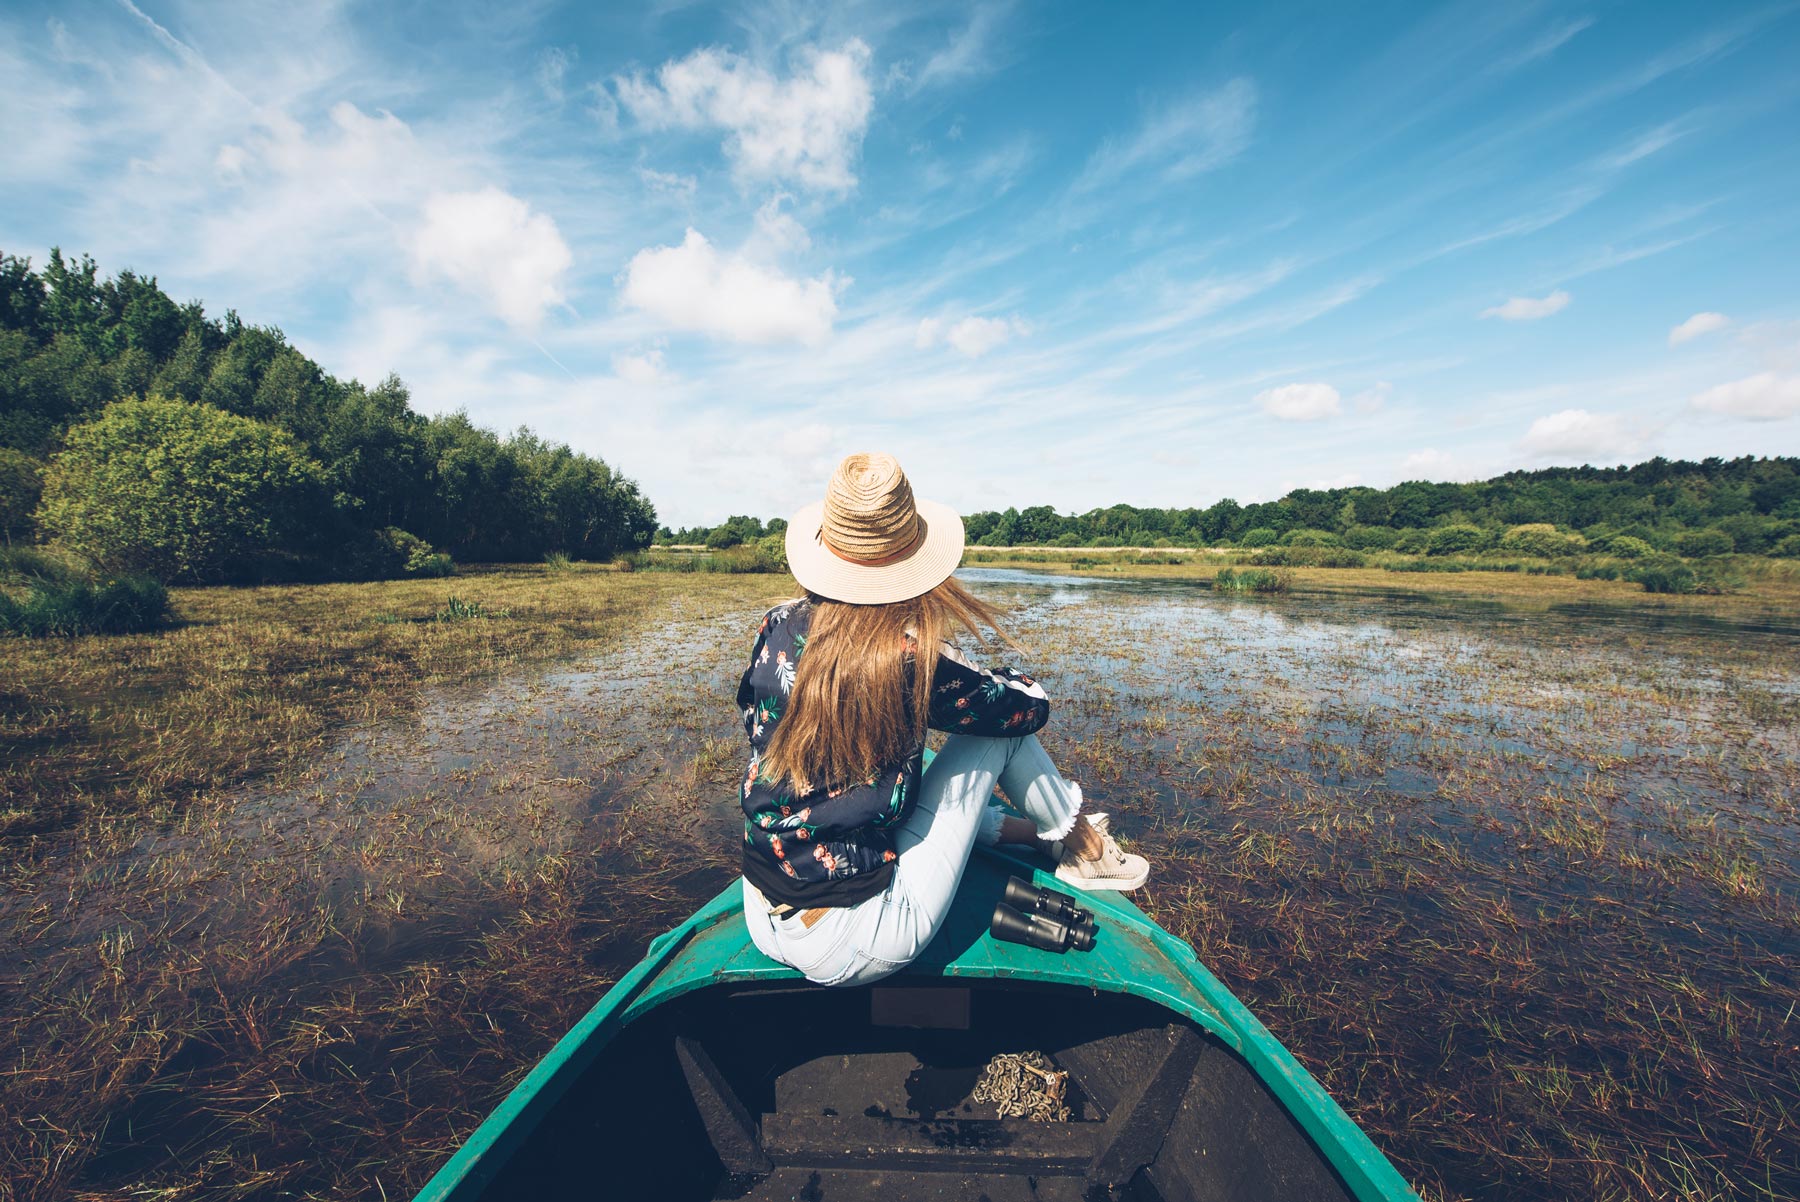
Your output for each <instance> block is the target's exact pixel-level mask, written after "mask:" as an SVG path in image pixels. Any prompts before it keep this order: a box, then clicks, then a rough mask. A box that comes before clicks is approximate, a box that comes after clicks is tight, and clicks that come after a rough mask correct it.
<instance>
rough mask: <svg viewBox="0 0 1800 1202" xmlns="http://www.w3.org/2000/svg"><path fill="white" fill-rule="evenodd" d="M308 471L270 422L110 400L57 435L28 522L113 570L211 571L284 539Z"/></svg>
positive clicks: (196, 574) (307, 485) (180, 576)
mask: <svg viewBox="0 0 1800 1202" xmlns="http://www.w3.org/2000/svg"><path fill="white" fill-rule="evenodd" d="M318 480H319V468H318V465H317V464H315V463H313V461H312V460H310V459H308V458H307V457H306V455H305V454H304V453H303V452H302V451H301V450H300V449H299V447H298V446H296V444H295V443H294V441H293V439H292V438H291V437H290V436H289V435H288V434H287V433H286V432H285V431H283V430H280V429H277V428H276V427H274V426H271V425H267V424H265V423H263V422H259V421H253V420H252V419H250V418H247V417H239V416H237V415H236V414H232V413H226V412H225V411H224V410H222V409H215V408H213V407H212V406H211V405H198V404H190V403H188V402H186V401H170V400H164V399H161V398H159V397H152V398H150V399H149V400H127V401H119V402H116V403H114V404H112V405H108V406H107V407H106V408H105V409H104V410H102V411H101V413H100V416H99V417H97V418H95V419H94V420H93V421H90V422H86V423H84V424H82V425H78V426H74V427H72V428H70V429H69V431H68V432H67V434H66V435H65V436H64V442H63V449H62V450H61V451H60V452H59V453H58V454H57V455H56V456H55V457H54V458H53V459H52V460H51V461H50V465H49V467H48V468H47V469H46V470H45V472H44V493H43V499H42V500H41V501H40V503H39V505H38V510H37V523H38V526H39V528H40V530H42V531H43V532H44V533H46V534H49V535H51V536H52V537H54V538H57V539H59V540H61V541H62V542H63V543H65V544H66V545H68V546H69V547H70V548H72V549H73V550H75V551H77V552H79V553H80V554H82V555H85V556H87V557H88V558H90V559H92V560H93V561H94V562H95V563H97V564H99V565H101V566H103V567H106V568H109V569H112V570H117V571H127V572H143V573H149V574H152V575H156V576H159V577H163V578H165V579H171V580H195V581H207V580H219V579H223V578H225V577H227V576H229V575H231V574H232V573H233V572H234V571H241V570H242V569H243V566H244V565H245V563H246V562H248V561H249V560H250V559H251V558H253V557H254V556H255V555H256V554H257V553H258V552H261V551H264V550H267V549H270V548H272V547H275V546H277V545H278V544H280V543H281V542H282V541H283V539H284V537H285V536H286V535H287V533H288V532H289V531H290V529H291V528H292V526H293V525H294V524H296V523H297V522H298V519H299V515H300V510H301V507H302V506H303V504H304V502H305V500H306V498H307V497H309V496H311V495H312V490H313V488H314V487H315V486H316V484H317V482H318Z"/></svg>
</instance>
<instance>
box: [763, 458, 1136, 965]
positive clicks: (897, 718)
mask: <svg viewBox="0 0 1800 1202" xmlns="http://www.w3.org/2000/svg"><path fill="white" fill-rule="evenodd" d="M962 551H963V526H962V519H961V518H960V517H958V516H957V514H956V512H955V511H954V510H952V509H950V508H949V507H948V506H946V505H940V504H937V503H935V502H931V501H915V499H914V497H913V494H912V487H911V485H909V484H908V483H907V480H906V475H905V473H904V472H902V471H901V470H900V465H899V464H898V463H896V462H895V461H894V459H893V457H892V456H889V455H879V454H875V455H863V454H859V455H851V456H849V457H847V458H846V459H845V460H844V461H843V462H842V463H840V464H838V467H837V471H836V472H835V473H833V475H832V478H831V483H830V486H829V487H828V488H827V490H826V494H825V500H824V501H823V502H821V503H815V504H813V505H809V506H807V507H806V508H805V509H802V510H801V511H800V512H799V513H798V514H797V515H795V517H794V519H793V521H792V522H790V523H789V524H788V529H787V552H788V566H789V569H790V570H791V571H792V572H793V574H794V578H795V579H796V580H798V581H799V582H800V585H801V586H802V587H803V588H805V589H806V591H807V596H806V597H805V598H802V599H800V600H797V601H789V602H786V603H784V604H782V605H778V606H776V607H775V608H774V609H772V610H770V611H769V612H768V614H767V615H765V616H764V618H763V622H762V627H761V629H759V630H758V631H757V635H756V644H755V646H754V648H753V649H752V651H751V657H750V667H749V669H748V670H747V671H745V673H744V678H743V681H742V683H741V684H740V685H739V686H738V706H739V708H740V709H741V710H742V711H743V715H744V729H745V732H746V733H747V734H748V735H749V736H750V746H751V755H750V766H749V771H748V772H747V773H746V775H745V777H744V783H743V788H742V791H741V793H742V802H743V808H744V814H745V822H744V920H745V923H746V925H747V926H748V927H749V929H750V938H751V939H752V940H753V941H754V942H755V943H756V946H757V947H759V948H761V949H762V951H763V952H764V953H765V954H766V955H768V956H769V957H771V958H772V959H775V960H778V961H780V962H782V963H784V964H788V965H791V966H792V967H794V968H797V969H799V970H800V971H801V972H803V973H804V974H805V975H806V976H807V977H808V978H809V979H811V980H813V981H817V982H818V983H820V984H822V985H859V984H866V983H868V982H870V981H876V980H879V979H881V978H882V977H885V976H887V975H889V974H890V973H893V972H897V971H898V970H899V969H901V968H903V967H904V966H905V965H907V964H908V963H910V962H911V961H912V960H913V958H914V957H916V956H917V955H918V954H919V953H920V952H922V951H923V950H924V949H925V945H926V944H928V943H930V942H931V939H932V937H933V936H934V935H936V934H937V931H938V928H939V927H940V926H942V925H943V922H944V919H945V917H946V916H947V915H948V914H949V912H950V904H951V901H952V900H953V899H954V897H955V895H956V887H957V884H958V882H959V881H960V880H961V879H962V873H963V868H964V866H965V865H966V864H967V863H968V860H969V853H970V851H971V849H972V848H973V847H974V845H975V843H977V842H983V843H990V844H991V843H1000V842H1007V843H1023V844H1034V843H1039V842H1040V841H1041V842H1042V843H1044V844H1048V850H1050V851H1051V853H1052V854H1053V855H1056V856H1057V857H1058V859H1059V864H1058V867H1057V875H1058V876H1059V877H1060V878H1062V879H1063V880H1064V881H1067V882H1068V883H1070V884H1073V885H1077V886H1080V887H1082V888H1089V889H1094V888H1106V889H1133V888H1136V887H1137V886H1138V885H1141V884H1143V882H1144V880H1145V878H1146V877H1147V876H1148V874H1149V865H1148V864H1147V863H1146V862H1145V861H1144V859H1143V857H1141V856H1128V855H1125V854H1123V853H1121V852H1120V850H1119V847H1118V844H1116V843H1114V842H1113V840H1112V837H1111V836H1110V835H1108V834H1107V833H1106V831H1105V828H1104V825H1103V824H1102V823H1101V822H1100V820H1099V818H1098V817H1096V818H1095V819H1094V820H1092V821H1090V820H1089V818H1088V816H1086V815H1083V814H1082V813H1081V812H1080V811H1081V790H1080V788H1079V787H1078V786H1076V785H1075V784H1073V783H1072V782H1070V781H1066V780H1064V779H1063V778H1062V777H1061V776H1060V775H1059V774H1058V773H1057V771H1056V766H1055V765H1054V764H1053V763H1051V761H1050V757H1049V756H1048V755H1047V754H1045V752H1044V749H1043V747H1042V746H1041V745H1039V743H1038V741H1037V738H1036V737H1035V734H1034V732H1035V731H1037V730H1038V729H1039V728H1040V727H1042V726H1043V725H1044V722H1045V720H1046V719H1047V718H1048V717H1049V714H1050V703H1049V701H1048V700H1047V699H1046V697H1045V695H1044V690H1043V689H1042V688H1041V687H1040V686H1039V685H1038V683H1037V682H1036V681H1034V680H1033V679H1031V677H1029V676H1026V675H1023V674H1022V673H1019V672H1016V671H1013V670H1012V669H1010V668H1003V669H1001V670H1000V671H998V672H989V671H983V670H982V669H980V668H978V667H976V666H975V665H974V664H972V663H970V662H969V661H968V660H967V659H966V658H964V657H963V655H962V654H961V653H960V652H958V651H957V650H956V649H955V648H954V647H952V646H951V645H949V644H948V643H947V642H945V641H944V640H945V636H947V635H948V634H949V633H950V630H951V627H952V626H953V625H961V626H963V627H966V628H967V629H968V630H969V631H970V632H971V633H973V634H975V635H976V637H977V638H982V637H983V636H982V634H981V631H980V627H981V626H982V625H986V626H988V627H990V628H992V629H993V630H994V631H995V633H997V634H999V635H1000V637H1001V638H1002V639H1003V640H1005V641H1006V642H1007V643H1008V644H1009V645H1011V646H1013V647H1015V648H1016V647H1017V646H1018V645H1017V644H1016V643H1013V642H1012V640H1011V639H1010V638H1009V637H1008V636H1007V635H1006V634H1005V632H1004V631H1001V630H1000V628H999V625H998V622H997V617H998V615H997V614H996V613H995V611H994V610H993V609H992V608H991V607H989V606H988V605H986V604H984V603H983V602H981V601H979V600H977V599H976V598H975V597H973V596H971V595H970V594H969V593H968V592H967V590H965V589H964V588H963V587H962V586H961V585H960V584H959V583H957V582H956V581H955V580H953V579H951V576H950V574H951V573H952V572H953V571H955V570H956V565H957V564H958V563H959V562H960V561H961V559H962ZM916 681H925V682H928V684H927V686H926V687H924V688H915V687H914V684H915V682H916ZM927 725H930V726H932V727H935V728H936V729H939V730H944V731H948V732H950V737H949V738H948V739H947V740H946V742H945V744H944V748H943V750H942V751H941V752H939V753H938V755H937V758H936V759H935V760H933V762H932V764H931V767H930V768H929V769H926V770H924V772H923V773H921V771H920V764H921V760H922V757H923V749H924V736H925V728H926V726H927ZM996 782H998V783H999V785H1000V787H1001V788H1002V789H1003V790H1005V792H1006V796H1007V797H1008V798H1010V799H1011V800H1012V802H1013V804H1014V805H1016V806H1017V807H1018V808H1019V809H1020V810H1021V811H1023V813H1024V814H1025V817H1024V818H1015V817H1010V816H1008V815H1007V814H1006V812H1005V811H1003V810H1001V809H999V808H998V807H992V808H990V807H989V806H988V805H987V799H988V797H989V796H990V794H991V792H992V790H993V787H994V785H995V783H996Z"/></svg>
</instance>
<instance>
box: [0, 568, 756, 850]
mask: <svg viewBox="0 0 1800 1202" xmlns="http://www.w3.org/2000/svg"><path fill="white" fill-rule="evenodd" d="M762 587H763V588H764V589H766V590H768V591H770V593H771V595H774V594H776V593H780V592H781V591H782V586H781V584H780V583H779V582H777V581H776V580H775V579H774V578H768V579H766V580H765V582H764V583H763V586H762ZM790 587H791V586H790ZM740 593H741V587H737V586H733V585H731V584H730V583H729V582H726V581H722V580H719V579H718V578H716V577H711V576H704V577H701V578H698V579H695V580H691V581H690V580H685V579H672V578H669V577H667V576H660V575H650V574H646V575H643V576H630V575H624V574H620V573H618V572H616V571H613V570H610V569H607V568H604V567H598V566H589V565H577V566H575V567H571V568H565V569H561V570H553V569H549V568H545V567H531V566H527V567H511V568H493V569H474V570H467V571H465V572H464V573H463V574H462V575H460V576H458V577H456V578H455V579H452V580H403V581H386V582H376V583H367V584H321V585H293V586H273V587H264V588H183V589H175V590H173V592H172V594H171V601H170V604H171V608H172V611H173V618H174V621H173V628H172V629H169V630H166V631H160V632H152V633H147V634H136V635H113V636H103V637H90V638H75V639H0V682H4V683H3V684H0V746H4V747H5V748H6V751H7V754H6V756H5V757H4V763H3V766H0V837H4V838H8V839H14V840H16V839H18V838H20V837H21V836H28V835H30V834H32V833H34V832H41V831H48V830H54V829H56V828H59V827H64V826H68V825H69V824H71V823H73V822H75V821H77V820H79V819H80V818H82V817H84V816H86V815H89V814H96V813H97V814H109V813H110V814H117V813H134V814H149V815H153V816H156V817H159V818H163V817H168V816H170V815H172V814H173V813H174V812H175V811H176V810H177V809H178V808H179V807H180V806H181V805H182V804H183V803H184V802H185V801H187V800H188V799H190V798H192V797H194V796H196V795H198V794H201V793H203V792H205V791H206V790H209V789H214V788H218V787H221V786H223V785H226V784H228V783H230V782H232V781H235V780H240V779H243V778H244V777H246V776H247V775H250V774H253V773H258V772H267V771H279V770H281V769H282V768H283V767H285V766H287V765H291V764H294V763H296V762H299V761H300V760H301V759H303V758H304V757H305V756H306V755H307V754H308V753H309V752H311V751H315V750H317V748H318V747H319V746H320V745H321V742H322V740H323V739H324V737H325V735H326V733H327V732H328V731H329V730H331V729H332V728H334V727H337V726H341V725H343V724H346V723H360V722H370V721H375V720H378V719H381V718H385V717H388V716H391V715H393V714H394V713H396V712H398V711H403V710H405V709H406V708H407V707H409V706H411V705H412V704H414V701H415V699H416V693H417V690H418V688H419V687H420V686H422V685H430V684H436V683H441V682H446V681H456V680H468V679H473V678H480V677H482V676H492V675H494V674H497V673H500V672H503V671H506V670H508V669H510V668H513V667H516V666H519V665H522V664H528V663H532V662H536V661H542V660H546V659H556V658H564V657H568V656H573V655H579V654H581V653H582V652H583V651H584V650H587V649H590V648H592V647H595V646H597V645H600V644H601V643H602V642H603V641H604V640H606V639H608V638H616V637H621V636H628V635H629V634H630V632H631V630H632V628H633V625H634V624H635V623H641V622H643V621H646V620H648V619H649V618H650V617H652V616H654V615H656V614H659V613H661V612H663V611H664V610H666V609H667V608H668V606H669V605H670V603H671V600H672V598H674V597H676V596H677V595H679V596H681V597H688V598H699V599H705V598H707V597H711V596H715V595H717V596H725V595H730V596H738V595H740ZM453 601H454V602H456V603H457V604H452V602H453ZM470 606H478V607H480V609H478V610H474V611H471V610H470V609H469V607H470ZM482 610H485V611H487V612H488V613H492V614H498V613H500V612H501V611H504V612H505V616H504V617H485V618H484V617H481V616H480V612H481V611H482Z"/></svg>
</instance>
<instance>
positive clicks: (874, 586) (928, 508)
mask: <svg viewBox="0 0 1800 1202" xmlns="http://www.w3.org/2000/svg"><path fill="white" fill-rule="evenodd" d="M914 505H915V506H916V507H917V508H918V511H919V520H920V521H921V522H922V523H924V526H925V537H924V538H923V539H921V540H920V541H919V545H918V546H917V547H914V548H913V552H912V554H911V555H908V556H907V557H906V558H905V559H899V560H895V561H894V562H893V563H884V564H882V565H880V566H879V567H870V566H869V565H867V564H860V563H852V562H850V561H849V560H847V559H840V558H838V556H837V555H836V554H835V553H834V552H833V551H832V550H831V548H830V547H827V546H826V545H825V542H824V540H823V539H821V538H820V537H819V528H820V526H821V525H822V524H823V523H824V520H825V502H823V501H815V502H813V503H812V504H811V505H808V506H807V507H806V508H805V509H802V510H801V511H800V512H799V513H796V514H795V515H794V516H793V518H792V519H791V520H790V521H789V522H788V528H787V557H788V571H790V572H792V573H793V574H794V579H795V580H798V581H799V582H800V587H802V588H804V589H805V590H806V591H807V592H809V593H816V594H818V595H819V596H821V597H830V598H831V599H832V600H833V601H846V602H848V603H850V604H851V605H887V604H891V603H892V602H895V601H910V600H912V599H913V598H914V597H918V596H922V595H923V594H925V593H929V592H930V591H931V590H932V589H934V588H936V587H937V586H938V585H940V584H942V583H943V582H944V581H945V580H947V579H949V577H950V573H952V572H954V571H956V567H957V565H958V564H960V563H961V562H962V555H963V522H962V516H961V515H960V514H958V513H957V512H956V510H954V509H952V508H950V507H949V506H948V505H941V504H939V503H938V502H936V501H914Z"/></svg>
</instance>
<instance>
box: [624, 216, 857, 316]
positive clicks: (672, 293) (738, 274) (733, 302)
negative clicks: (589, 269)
mask: <svg viewBox="0 0 1800 1202" xmlns="http://www.w3.org/2000/svg"><path fill="white" fill-rule="evenodd" d="M848 283H849V281H848V280H847V279H844V278H842V277H838V276H835V275H833V274H832V273H831V272H829V271H827V272H826V273H825V274H824V275H822V276H817V277H815V278H812V279H800V278H796V277H794V276H790V275H786V274H784V273H782V272H781V271H780V270H778V269H776V268H773V267H768V266H764V265H761V264H758V263H756V262H753V261H752V260H750V259H748V258H746V257H745V256H743V255H741V254H721V253H720V252H719V250H718V248H716V247H715V246H713V244H712V243H710V242H708V241H707V240H706V238H705V237H704V236H703V235H702V234H701V233H700V232H699V231H698V230H694V229H689V230H688V232H687V237H686V238H684V239H683V240H682V243H681V245H680V246H654V247H648V248H646V249H644V250H640V251H639V252H638V253H637V254H635V255H633V256H632V259H631V263H630V264H629V265H628V266H627V267H626V269H625V281H624V297H625V303H626V304H628V305H630V306H632V307H633V308H635V309H640V310H642V311H643V312H645V313H648V314H649V315H650V316H652V317H654V318H657V319H658V320H660V321H662V322H664V323H665V324H667V325H669V326H672V327H674V328H676V329H680V330H693V331H696V332H699V333H702V334H709V335H711V336H713V337H715V338H724V339H728V340H730V341H732V342H803V343H807V344H810V345H816V344H818V343H821V342H823V341H824V340H825V339H826V338H827V337H828V336H829V335H830V333H831V324H832V322H833V321H835V320H836V319H837V290H838V289H839V288H840V287H843V286H844V285H846V284H848Z"/></svg>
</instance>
